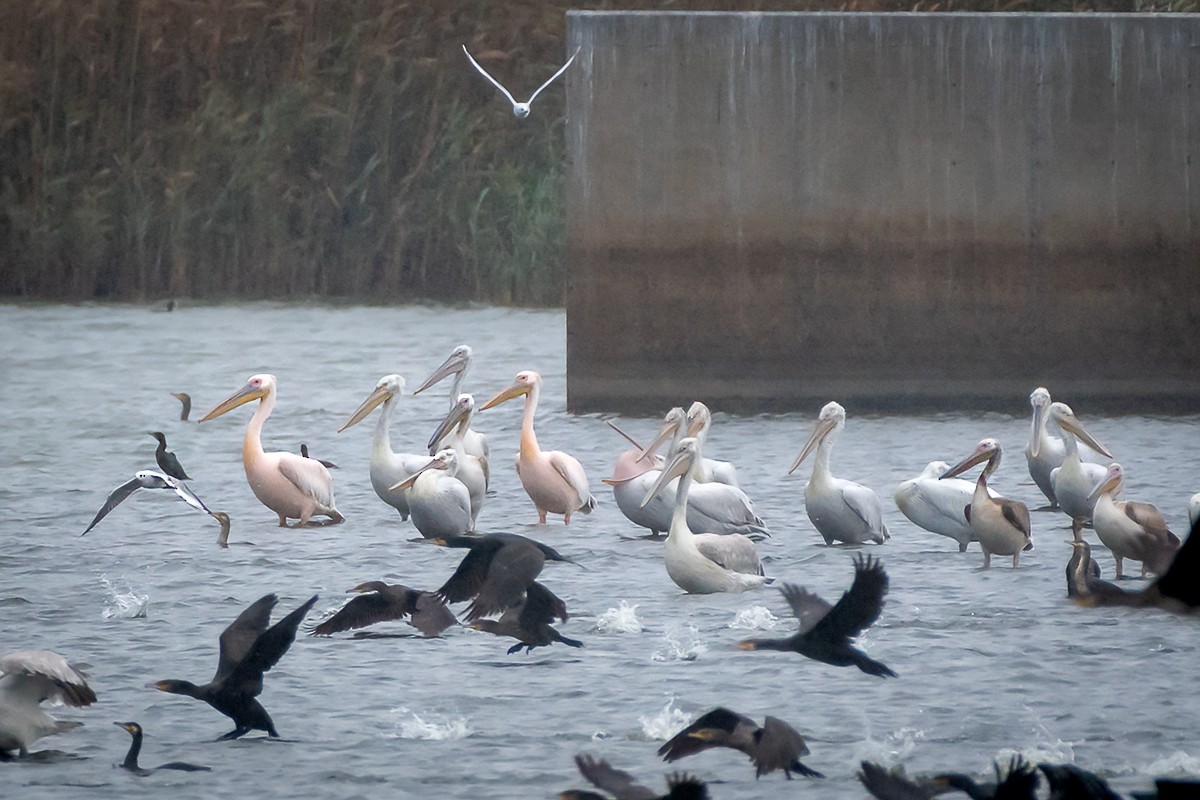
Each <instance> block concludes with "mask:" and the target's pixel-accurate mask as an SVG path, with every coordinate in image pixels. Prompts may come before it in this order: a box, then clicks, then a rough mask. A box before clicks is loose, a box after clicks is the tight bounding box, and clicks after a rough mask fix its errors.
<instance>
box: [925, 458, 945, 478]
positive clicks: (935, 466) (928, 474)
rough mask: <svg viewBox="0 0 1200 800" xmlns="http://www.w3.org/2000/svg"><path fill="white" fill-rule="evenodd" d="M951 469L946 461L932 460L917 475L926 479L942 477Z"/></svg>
mask: <svg viewBox="0 0 1200 800" xmlns="http://www.w3.org/2000/svg"><path fill="white" fill-rule="evenodd" d="M949 469H950V465H949V464H947V463H946V462H945V461H930V462H929V463H928V464H926V465H925V469H924V470H922V471H921V474H920V475H919V476H917V477H918V478H925V479H931V478H940V477H942V476H943V475H945V474H946V472H947V471H949Z"/></svg>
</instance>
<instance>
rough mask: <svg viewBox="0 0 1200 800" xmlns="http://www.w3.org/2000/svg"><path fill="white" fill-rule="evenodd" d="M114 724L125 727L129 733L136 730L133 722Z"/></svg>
mask: <svg viewBox="0 0 1200 800" xmlns="http://www.w3.org/2000/svg"><path fill="white" fill-rule="evenodd" d="M113 725H116V726H117V727H118V728H123V729H125V730H126V731H128V732H129V733H133V732H134V730H135V728H134V727H133V723H132V722H114V723H113Z"/></svg>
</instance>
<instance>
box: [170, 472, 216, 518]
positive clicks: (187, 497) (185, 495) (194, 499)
mask: <svg viewBox="0 0 1200 800" xmlns="http://www.w3.org/2000/svg"><path fill="white" fill-rule="evenodd" d="M167 483H168V484H169V485H170V487H171V488H172V489H174V490H175V494H176V496H178V497H179V499H180V500H182V501H183V502H185V503H187V504H188V505H189V506H191V507H192V508H194V509H196V510H197V511H203V512H204V513H205V514H208V515H209V516H212V512H211V511H209V510H208V506H206V505H204V501H203V500H201V499H200V498H199V497H198V496H197V495H196V493H195V492H193V491H192V490H191V489H189V488H188V486H187V484H185V483H182V482H180V481H177V480H175V479H174V478H167Z"/></svg>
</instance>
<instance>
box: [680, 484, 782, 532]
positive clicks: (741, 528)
mask: <svg viewBox="0 0 1200 800" xmlns="http://www.w3.org/2000/svg"><path fill="white" fill-rule="evenodd" d="M687 510H688V527H689V528H691V529H692V530H693V531H699V532H701V533H735V532H736V533H747V532H751V533H766V532H767V529H766V525H765V523H763V521H762V519H761V518H760V517H759V516H758V515H757V514H755V513H754V503H752V502H751V501H750V498H749V496H748V495H747V494H746V493H745V492H743V491H742V490H741V489H739V488H737V487H736V486H730V485H728V484H724V483H694V484H692V487H691V490H690V491H689V492H688V507H687ZM693 522H695V523H696V524H694V525H693V524H692V523H693Z"/></svg>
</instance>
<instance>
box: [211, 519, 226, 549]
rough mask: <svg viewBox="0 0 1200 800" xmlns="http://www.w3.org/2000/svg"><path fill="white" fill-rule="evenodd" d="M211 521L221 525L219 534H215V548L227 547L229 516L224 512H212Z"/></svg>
mask: <svg viewBox="0 0 1200 800" xmlns="http://www.w3.org/2000/svg"><path fill="white" fill-rule="evenodd" d="M212 515H213V519H215V520H216V521H217V522H219V523H220V524H221V532H220V533H218V534H217V546H218V547H229V515H228V514H226V513H225V512H224V511H214V512H212Z"/></svg>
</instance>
